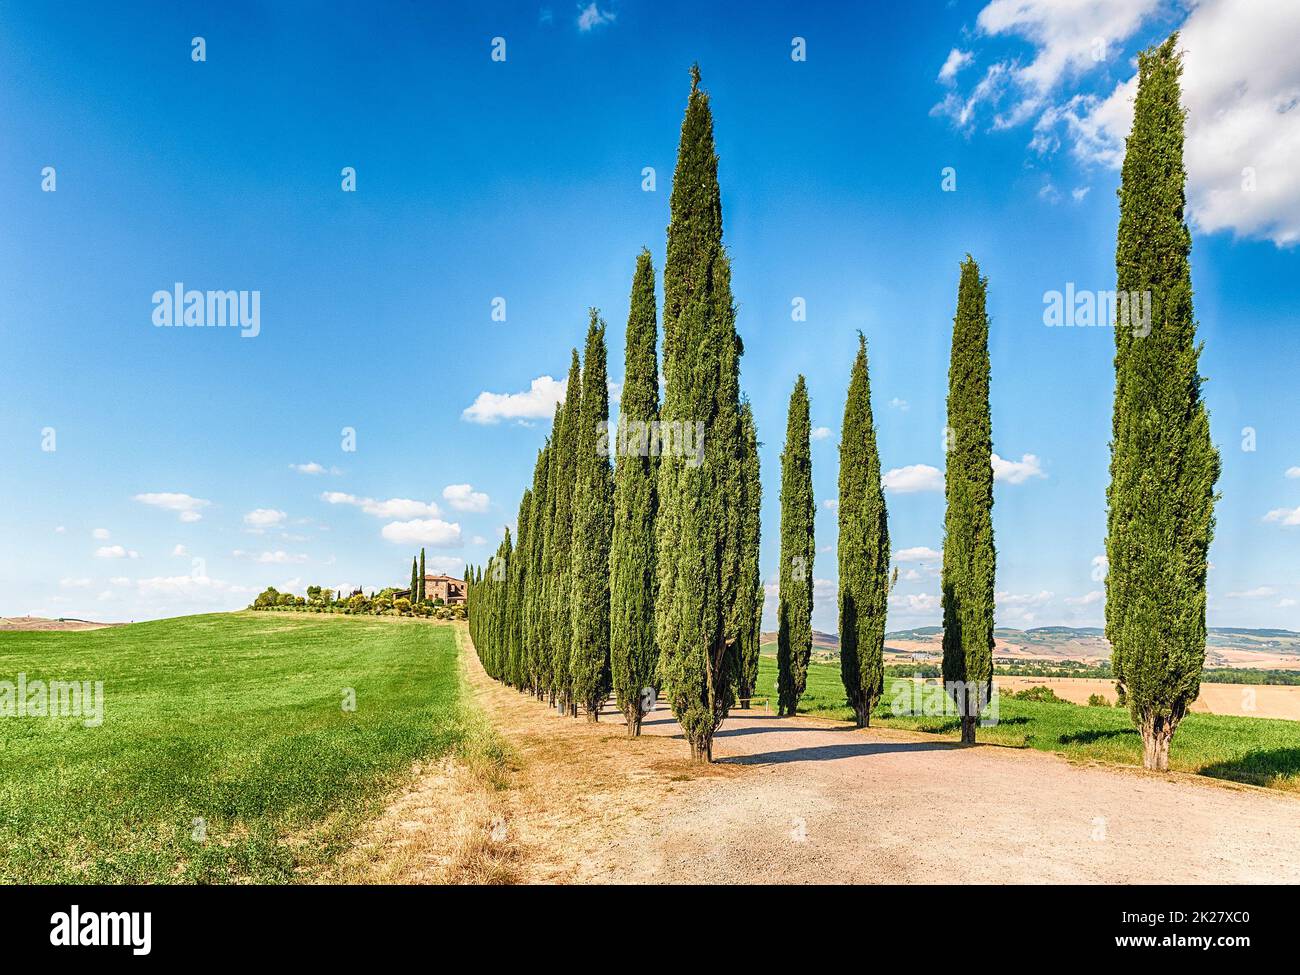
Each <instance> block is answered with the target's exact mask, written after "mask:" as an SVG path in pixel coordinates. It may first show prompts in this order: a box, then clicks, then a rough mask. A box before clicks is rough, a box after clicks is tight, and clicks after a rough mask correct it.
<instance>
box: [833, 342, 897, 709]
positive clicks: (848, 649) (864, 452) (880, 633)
mask: <svg viewBox="0 0 1300 975" xmlns="http://www.w3.org/2000/svg"><path fill="white" fill-rule="evenodd" d="M838 511H839V543H838V545H837V549H838V556H839V569H840V677H841V678H842V679H843V681H844V692H845V694H846V695H847V696H848V700H849V706H850V707H852V708H853V713H854V716H855V717H856V720H857V723H858V727H859V728H865V727H867V725H869V724H870V723H871V712H872V710H873V709H874V708H875V706H876V702H877V701H878V700H880V695H881V694H882V693H883V692H884V652H885V616H886V612H887V601H888V599H889V558H890V552H889V517H888V513H887V512H886V510H885V492H884V489H883V488H882V487H881V483H880V453H879V451H878V450H877V449H876V426H875V421H874V419H873V418H872V414H871V380H870V378H869V376H868V372H867V340H866V337H865V336H863V335H862V333H861V332H859V333H858V355H857V358H856V359H855V360H854V361H853V372H852V375H851V376H850V378H849V394H848V400H847V401H846V402H845V404H844V426H843V428H842V429H841V432H840V495H839V509H838Z"/></svg>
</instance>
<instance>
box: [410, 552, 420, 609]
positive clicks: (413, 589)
mask: <svg viewBox="0 0 1300 975" xmlns="http://www.w3.org/2000/svg"><path fill="white" fill-rule="evenodd" d="M419 591H420V584H419V582H418V581H417V579H416V575H415V556H414V555H412V556H411V602H417V599H416V594H417V593H418V592H419Z"/></svg>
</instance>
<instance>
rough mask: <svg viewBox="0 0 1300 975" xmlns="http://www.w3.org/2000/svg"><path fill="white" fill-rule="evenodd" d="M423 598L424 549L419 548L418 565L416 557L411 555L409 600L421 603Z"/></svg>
mask: <svg viewBox="0 0 1300 975" xmlns="http://www.w3.org/2000/svg"><path fill="white" fill-rule="evenodd" d="M424 600H425V581H424V549H420V556H419V565H418V566H417V565H416V557H415V556H414V555H412V556H411V602H413V603H422V602H424Z"/></svg>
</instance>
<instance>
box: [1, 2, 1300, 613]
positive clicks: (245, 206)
mask: <svg viewBox="0 0 1300 975" xmlns="http://www.w3.org/2000/svg"><path fill="white" fill-rule="evenodd" d="M1243 2H1244V0H1204V2H1201V3H1191V4H1188V3H1174V2H1162V0H1125V2H1122V3H1121V2H1119V0H1115V2H1109V0H1107V2H1098V3H1096V4H1092V5H1078V4H1069V3H1064V4H1063V3H1051V2H1048V0H1024V2H1017V3H1014V4H1013V3H1010V2H1008V0H993V2H991V3H989V2H979V0H976V2H969V3H967V2H955V3H944V2H935V3H914V4H901V5H888V6H885V5H881V6H880V8H879V9H877V8H875V7H874V6H868V5H863V9H860V10H856V11H838V10H837V11H834V12H832V11H830V10H821V9H809V6H808V5H803V4H778V3H758V4H752V5H746V6H745V8H744V14H743V16H741V15H740V14H738V13H736V11H735V8H727V6H726V5H718V6H717V7H715V8H713V9H712V10H710V9H705V10H701V9H699V7H700V5H697V4H690V3H674V2H669V3H648V2H647V3H643V2H630V0H627V2H614V0H609V2H608V3H601V4H600V5H599V6H596V7H594V8H593V7H592V6H591V5H590V4H581V5H580V4H573V3H551V4H547V5H541V6H539V5H538V4H535V3H529V4H524V3H509V4H505V3H502V4H490V3H485V4H481V5H474V6H473V8H471V7H470V5H442V4H438V5H426V4H414V3H365V4H333V5H328V9H326V8H325V7H324V6H323V5H316V4H291V3H275V4H271V3H267V4H260V3H238V2H233V3H228V4H222V5H220V6H219V9H213V5H200V4H190V3H136V4H125V5H120V6H118V5H115V6H113V7H112V8H105V7H103V6H102V5H97V4H89V3H73V4H69V5H65V6H62V7H58V8H54V7H51V6H49V5H47V4H39V3H7V4H5V5H4V6H3V7H0V128H2V129H3V131H4V133H5V136H4V139H3V140H0V214H2V215H3V216H0V335H2V336H3V345H0V348H2V349H3V362H4V372H3V380H2V381H0V444H3V451H4V464H3V465H2V466H0V538H2V539H3V543H0V586H2V587H3V590H2V591H3V593H4V595H3V598H0V612H3V613H4V614H5V615H16V614H21V613H27V612H32V613H36V614H39V615H54V616H58V615H67V616H77V617H85V618H97V619H106V620H124V619H143V618H151V617H159V616H168V615H175V614H179V613H185V612H193V611H200V610H205V609H220V608H234V607H237V606H240V605H243V604H246V603H247V602H248V601H249V600H250V599H251V595H252V594H253V593H255V592H256V591H258V590H260V589H261V588H263V587H264V586H266V585H268V584H270V585H276V586H278V587H281V588H289V589H293V590H295V591H298V592H301V591H302V590H303V588H304V587H305V586H306V585H308V584H309V583H319V584H324V585H328V586H333V587H336V588H337V587H345V586H349V585H352V584H361V585H364V586H366V587H367V588H376V589H377V588H380V587H382V586H384V585H388V584H400V583H402V582H404V581H405V580H406V579H407V578H408V576H409V565H410V557H411V554H412V552H413V551H415V550H416V549H418V547H419V545H420V544H421V540H423V544H425V545H426V547H427V548H428V552H429V559H430V564H431V565H432V566H436V567H438V568H441V569H446V570H450V571H454V572H459V571H460V568H461V567H462V565H463V562H464V561H465V560H467V559H468V560H470V561H475V562H482V561H484V560H486V558H487V557H488V555H489V554H490V553H491V551H492V550H493V549H494V548H495V546H496V544H497V542H498V539H499V537H500V535H499V532H500V531H501V529H502V526H503V525H505V524H508V523H513V520H514V515H515V508H516V505H517V502H518V498H519V494H520V492H521V491H522V490H523V488H524V487H525V486H526V484H527V483H528V482H529V480H530V477H531V469H532V465H533V461H534V459H535V453H536V450H537V448H538V447H539V446H540V445H541V443H542V442H543V440H544V438H545V436H546V433H547V428H548V426H549V417H550V413H551V404H552V403H553V392H552V389H553V384H552V382H551V380H562V379H563V376H564V373H565V370H566V369H567V364H568V355H569V348H570V346H571V345H573V344H577V343H580V342H581V339H582V336H583V333H584V330H585V321H586V309H587V308H588V306H591V305H595V306H597V307H599V308H600V309H601V311H602V313H603V315H604V317H605V318H606V319H607V321H608V322H609V326H610V375H611V378H612V379H613V380H614V381H617V380H618V379H620V378H621V375H622V356H623V334H622V333H623V327H624V325H625V323H626V315H627V295H628V291H629V287H630V281H631V274H632V269H633V265H634V262H635V258H636V255H637V253H638V252H639V250H640V248H641V247H642V246H643V245H644V246H648V247H649V248H650V250H651V252H652V253H653V255H654V258H655V264H656V268H662V264H663V249H664V232H665V227H666V224H667V220H668V197H669V191H670V188H671V178H672V168H673V163H674V160H675V152H676V143H677V136H678V132H679V127H680V124H681V116H682V112H683V109H684V105H685V99H686V94H687V91H688V89H689V78H688V74H687V69H688V68H689V66H690V64H691V63H692V62H693V61H697V60H698V61H699V63H700V65H701V69H702V71H703V84H704V87H706V88H707V89H708V90H709V91H710V93H711V95H712V99H713V106H714V112H715V120H716V137H717V142H718V151H719V155H720V159H721V164H720V180H721V184H722V195H723V213H724V220H725V234H726V243H727V246H728V248H729V250H730V252H731V256H732V264H733V269H734V281H733V286H734V291H735V296H736V300H737V303H738V307H739V321H738V327H739V329H740V331H741V333H742V336H743V338H744V341H745V345H746V355H745V359H744V362H743V366H742V368H743V374H742V381H743V384H744V388H745V391H746V393H747V394H748V395H749V397H750V398H751V400H752V401H753V404H754V409H755V415H756V419H757V423H758V428H759V437H760V440H762V442H763V448H762V464H763V481H764V494H765V501H764V523H763V528H764V540H763V569H764V576H765V578H774V577H775V569H776V559H777V529H778V508H777V504H776V498H777V494H778V483H777V472H778V456H779V453H780V450H781V438H782V436H783V435H784V428H785V409H786V404H787V401H788V397H789V393H790V389H791V387H792V385H793V383H794V379H795V377H796V375H798V374H799V373H803V374H804V375H806V376H807V379H808V385H809V390H810V394H811V397H812V416H813V423H814V426H816V427H824V428H826V433H825V435H824V436H823V437H822V438H821V439H817V440H816V441H815V442H814V445H813V464H814V483H815V488H816V491H817V496H818V498H819V500H821V501H827V500H831V499H833V498H834V496H835V485H836V478H837V453H838V452H837V431H838V428H839V424H840V420H841V416H842V410H843V403H844V391H845V388H846V386H847V382H848V372H849V367H850V365H851V362H852V357H853V354H854V350H855V345H856V333H857V331H858V330H859V329H861V330H862V331H863V332H865V334H866V336H867V339H868V343H869V351H870V356H871V372H872V390H873V396H874V406H875V412H876V419H877V424H878V427H879V435H880V447H881V454H882V463H883V466H884V468H885V469H886V470H887V471H889V472H891V473H890V474H889V475H887V479H886V484H887V487H888V488H889V491H888V501H889V507H890V527H891V534H892V538H893V541H894V546H895V554H896V558H897V560H898V564H899V566H900V569H901V570H902V571H903V573H904V574H905V575H904V579H903V581H902V582H901V583H900V585H899V587H898V589H897V591H896V592H895V594H894V596H893V598H892V604H891V617H890V626H891V628H900V627H903V626H911V625H918V624H926V623H934V622H937V621H938V618H939V611H938V592H939V583H938V576H937V568H938V557H937V553H938V551H939V549H940V548H941V546H942V541H943V539H942V518H943V496H942V491H941V490H935V489H934V488H936V487H939V486H940V484H941V480H940V478H939V476H938V475H939V472H940V471H941V470H942V467H943V451H942V444H941V436H942V426H943V415H944V397H945V395H946V381H947V361H948V342H949V338H950V332H951V321H952V314H953V308H954V304H955V298H956V287H957V272H958V264H959V262H960V261H961V259H962V257H963V256H964V255H965V254H966V252H968V251H969V252H970V253H971V254H973V255H974V256H975V257H976V259H977V260H978V261H979V262H980V266H981V268H982V270H983V272H984V273H985V274H986V275H987V276H988V279H989V310H990V315H991V320H992V328H991V348H992V361H993V430H994V444H995V450H996V452H997V454H998V456H999V457H1000V458H1002V459H1003V460H1004V461H1005V462H1006V463H1005V464H1003V465H1001V466H1000V471H1001V475H1000V479H999V481H998V483H997V486H996V505H995V512H994V516H995V528H996V533H997V541H998V585H997V588H998V591H999V605H998V622H999V623H1000V624H1002V625H1010V626H1031V625H1044V624H1051V623H1069V624H1076V625H1095V624H1098V623H1100V621H1101V619H1102V614H1103V609H1102V602H1101V600H1100V595H1099V593H1100V590H1101V588H1102V585H1101V582H1100V581H1099V579H1100V573H1101V571H1102V567H1100V566H1098V565H1097V564H1096V558H1097V557H1098V556H1099V555H1100V554H1101V553H1102V552H1103V539H1104V529H1105V488H1106V482H1107V463H1108V437H1109V429H1110V409H1111V394H1112V388H1113V373H1112V361H1111V360H1112V355H1113V335H1112V334H1111V331H1110V329H1109V328H1101V327H1093V328H1082V327H1080V328H1049V327H1045V325H1044V294H1045V292H1049V291H1052V290H1059V291H1064V290H1065V289H1066V288H1067V286H1073V288H1074V289H1075V290H1077V291H1083V290H1092V291H1103V290H1106V289H1111V288H1113V287H1114V247H1115V223H1116V219H1117V207H1116V202H1115V188H1116V185H1117V182H1118V174H1117V170H1116V168H1115V165H1116V163H1117V161H1118V158H1119V156H1118V150H1119V149H1122V140H1123V136H1124V134H1126V125H1127V122H1126V118H1125V115H1124V112H1125V105H1126V95H1128V96H1129V97H1131V94H1129V92H1130V89H1128V88H1127V87H1126V86H1127V84H1128V82H1129V80H1130V79H1131V77H1132V75H1133V72H1134V68H1133V55H1134V53H1135V52H1136V51H1137V50H1140V49H1141V48H1142V47H1144V46H1146V45H1148V44H1150V43H1152V42H1153V41H1156V40H1159V39H1161V38H1163V37H1164V36H1165V35H1166V34H1167V33H1168V31H1169V30H1171V29H1173V28H1174V27H1181V28H1182V29H1183V37H1184V42H1185V43H1184V47H1185V48H1186V50H1187V73H1186V75H1185V82H1186V95H1185V102H1186V104H1187V107H1188V110H1189V122H1188V168H1189V200H1190V213H1191V218H1192V222H1193V229H1194V243H1193V282H1194V286H1195V288H1196V311H1197V315H1198V318H1199V320H1200V328H1201V334H1202V336H1203V338H1204V340H1205V351H1204V354H1203V357H1202V369H1203V371H1204V372H1205V374H1206V375H1207V376H1208V377H1209V378H1210V382H1209V384H1208V385H1207V387H1206V396H1207V399H1208V402H1209V406H1210V409H1211V424H1212V429H1213V433H1214V438H1215V440H1216V442H1217V443H1218V444H1219V446H1220V449H1221V451H1222V454H1223V477H1222V480H1221V482H1220V489H1221V490H1222V493H1223V500H1222V502H1221V504H1220V506H1219V508H1218V532H1217V536H1216V540H1215V543H1214V548H1213V550H1212V562H1213V569H1212V571H1211V573H1210V594H1211V597H1210V610H1209V616H1210V623H1211V625H1238V626H1285V627H1291V628H1295V629H1300V575H1298V574H1297V571H1296V569H1295V566H1296V563H1297V558H1296V555H1297V539H1298V538H1300V432H1297V429H1296V424H1295V423H1294V421H1293V417H1295V416H1296V415H1297V413H1298V412H1300V410H1298V408H1300V391H1298V390H1297V384H1296V382H1295V379H1294V377H1295V371H1296V364H1297V358H1298V356H1297V352H1298V350H1300V346H1298V342H1300V339H1297V337H1296V326H1297V325H1298V324H1300V322H1298V321H1297V317H1298V315H1297V311H1296V309H1297V307H1298V302H1297V297H1300V274H1297V271H1298V270H1300V267H1298V264H1297V251H1296V247H1295V242H1296V240H1297V239H1300V175H1298V174H1297V173H1296V171H1295V168H1294V165H1293V160H1294V153H1295V152H1296V151H1300V111H1291V108H1293V107H1294V106H1295V99H1296V92H1300V69H1297V67H1296V66H1295V63H1294V61H1295V59H1294V58H1293V57H1291V52H1290V51H1289V50H1287V46H1286V44H1285V43H1284V42H1285V40H1286V38H1288V37H1291V38H1293V37H1294V36H1296V31H1297V29H1300V24H1297V23H1296V6H1295V5H1294V4H1286V3H1278V4H1276V5H1274V4H1269V3H1262V2H1261V3H1251V4H1250V5H1249V8H1250V16H1243V15H1242V10H1243V8H1242V3H1243ZM1080 6H1083V7H1087V8H1088V9H1087V10H1080V9H1076V8H1078V7H1080ZM1225 25H1227V26H1225ZM196 36H199V37H202V38H203V39H204V41H205V48H206V51H205V53H206V60H204V61H195V60H193V59H192V43H191V39H192V38H194V37H196ZM495 37H502V38H504V39H505V60H504V61H494V60H493V59H492V57H491V54H492V44H493V38H495ZM796 37H799V38H803V39H804V41H805V45H806V59H805V60H795V59H793V58H792V50H793V47H792V39H793V38H796ZM1098 38H1100V39H1102V40H1103V42H1104V43H1103V44H1102V46H1101V49H1100V54H1101V56H1100V57H1098V56H1097V55H1098V52H1099V49H1098V47H1097V45H1096V43H1095V42H1096V40H1097V39H1098ZM46 167H53V169H54V174H55V175H54V178H55V190H54V191H53V192H46V191H44V190H43V188H42V184H43V182H45V183H48V179H47V178H46V177H43V170H44V169H45V168H46ZM344 167H353V168H354V169H355V172H356V190H355V192H344V191H343V190H342V189H341V181H342V177H341V171H342V170H343V168H344ZM645 167H653V169H654V170H655V174H656V186H655V189H654V190H653V191H650V192H647V191H645V190H643V188H642V187H643V175H642V173H643V169H644V168H645ZM945 167H952V169H953V170H954V171H955V174H956V175H955V179H956V184H955V186H956V188H955V190H954V191H945V189H944V187H943V179H944V169H945ZM1247 168H1249V169H1250V170H1251V171H1252V174H1253V175H1252V179H1251V180H1250V181H1249V182H1250V186H1249V188H1247V182H1248V181H1247V180H1246V178H1245V176H1244V175H1243V173H1244V171H1245V170H1246V169H1247ZM176 282H184V284H185V286H186V287H187V288H195V289H200V290H208V289H213V290H217V289H221V290H225V289H232V290H243V291H249V292H252V291H258V292H260V295H261V305H260V330H259V333H258V334H257V335H256V337H247V338H245V337H242V336H241V335H240V333H239V331H238V330H235V329H224V328H220V329H216V328H214V329H186V328H158V327H155V326H154V324H153V322H152V320H151V316H152V314H153V311H154V305H153V299H152V296H153V295H154V293H155V292H156V291H158V290H160V289H161V290H170V289H171V288H172V287H173V286H174V284H175V283H176ZM498 297H500V298H504V299H505V308H506V315H505V321H494V320H493V316H492V309H493V300H494V299H495V298H498ZM797 298H801V299H803V301H804V303H805V305H806V309H807V313H806V320H805V321H795V320H792V314H791V311H792V302H793V301H794V300H795V299H797ZM546 377H550V379H549V380H548V379H547V378H546ZM483 394H497V395H496V396H488V397H484V396H483ZM476 403H477V404H478V406H477V407H475V408H473V409H471V407H473V406H474V404H476ZM467 410H468V412H467ZM345 428H347V429H351V430H353V431H355V450H345V449H343V447H344V446H345V444H344V440H345V434H344V433H343V431H344V430H345ZM1247 428H1249V429H1250V430H1253V437H1252V435H1251V434H1247V433H1244V432H1243V431H1245V430H1246V429H1247ZM1252 440H1253V442H1252ZM50 447H53V448H54V449H47V448H50ZM1245 447H1253V449H1244V448H1245ZM308 465H312V466H308ZM316 468H320V470H319V471H317V470H316ZM1292 468H1295V470H1294V471H1292V474H1291V476H1288V473H1287V472H1288V471H1289V470H1290V469H1292ZM1288 522H1296V523H1297V524H1296V525H1291V524H1288ZM834 542H835V512H834V511H833V510H832V509H831V507H829V506H828V505H824V504H823V505H821V506H820V507H819V513H818V523H817V543H818V547H819V551H818V556H817V564H816V566H815V576H816V578H817V579H818V580H819V581H818V586H817V596H818V598H817V603H816V609H815V616H814V624H815V625H816V626H817V627H818V628H820V629H826V630H833V629H835V610H834V589H835V587H834V580H835V576H836V571H835V553H834ZM771 602H772V600H769V603H771ZM770 609H771V607H770V606H769V610H770ZM770 615H771V614H770V612H769V616H770Z"/></svg>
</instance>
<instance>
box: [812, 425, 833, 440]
mask: <svg viewBox="0 0 1300 975" xmlns="http://www.w3.org/2000/svg"><path fill="white" fill-rule="evenodd" d="M830 435H831V428H830V427H814V428H813V432H812V438H813V439H814V440H825V439H826V438H827V437H829V436H830Z"/></svg>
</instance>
